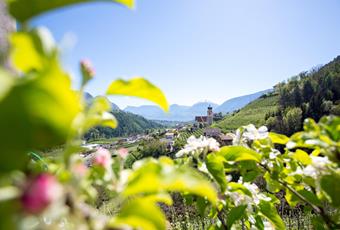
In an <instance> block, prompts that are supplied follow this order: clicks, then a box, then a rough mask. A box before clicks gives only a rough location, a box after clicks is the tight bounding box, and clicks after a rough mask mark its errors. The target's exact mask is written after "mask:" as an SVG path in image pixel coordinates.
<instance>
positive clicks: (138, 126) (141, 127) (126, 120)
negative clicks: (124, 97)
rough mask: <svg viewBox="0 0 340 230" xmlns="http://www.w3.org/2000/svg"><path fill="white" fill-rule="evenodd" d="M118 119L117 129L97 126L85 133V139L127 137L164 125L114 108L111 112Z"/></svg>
mask: <svg viewBox="0 0 340 230" xmlns="http://www.w3.org/2000/svg"><path fill="white" fill-rule="evenodd" d="M111 113H112V114H113V115H114V116H115V118H116V119H117V121H118V126H117V128H115V129H112V128H110V127H95V128H92V129H91V130H90V131H89V132H88V133H86V134H85V136H84V138H85V140H87V141H89V140H98V139H110V138H113V137H126V136H129V135H135V134H142V133H148V132H150V131H151V130H153V129H157V128H162V127H163V126H162V125H160V124H158V123H156V122H153V121H150V120H147V119H145V118H143V117H142V116H138V115H135V114H132V113H127V112H123V111H120V110H114V111H112V112H111Z"/></svg>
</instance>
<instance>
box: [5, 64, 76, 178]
mask: <svg viewBox="0 0 340 230" xmlns="http://www.w3.org/2000/svg"><path fill="white" fill-rule="evenodd" d="M48 61H49V62H50V63H51V65H49V67H46V68H44V70H43V71H38V72H31V73H30V74H28V75H25V76H23V77H21V78H17V79H15V82H14V84H13V86H12V87H11V89H10V90H9V91H8V92H7V94H6V96H5V97H4V98H3V99H2V100H0V111H1V113H0V127H1V132H0V146H1V149H2V154H1V155H0V161H1V162H6V164H1V166H0V171H7V170H11V169H13V168H19V167H21V166H23V165H24V164H25V162H26V160H27V152H28V151H30V150H32V149H40V148H46V147H51V146H54V145H58V144H63V143H65V141H66V139H67V138H69V137H70V135H71V134H72V124H73V121H74V119H75V117H76V116H77V115H78V113H79V112H80V111H81V109H82V105H81V102H80V98H79V94H78V93H76V92H75V91H73V90H72V88H71V82H70V78H69V76H68V75H67V74H66V73H65V72H64V71H63V70H62V69H61V68H60V66H59V64H58V62H57V60H56V59H51V60H48Z"/></svg>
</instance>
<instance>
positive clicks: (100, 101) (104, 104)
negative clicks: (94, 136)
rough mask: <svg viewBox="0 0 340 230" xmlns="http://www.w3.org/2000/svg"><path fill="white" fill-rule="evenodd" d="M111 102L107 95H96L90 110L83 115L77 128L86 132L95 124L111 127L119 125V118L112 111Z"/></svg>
mask: <svg viewBox="0 0 340 230" xmlns="http://www.w3.org/2000/svg"><path fill="white" fill-rule="evenodd" d="M110 111H111V103H110V101H109V100H108V99H107V98H106V97H101V96H100V97H96V98H94V100H93V101H92V103H91V105H90V106H89V108H88V111H87V112H86V113H85V115H84V116H83V119H81V120H80V121H78V123H77V126H78V127H77V129H79V130H82V131H81V133H82V134H84V133H85V132H87V131H88V130H89V129H90V128H93V127H95V126H107V127H110V128H116V127H117V124H118V122H117V120H116V118H115V117H114V116H113V114H111V113H110Z"/></svg>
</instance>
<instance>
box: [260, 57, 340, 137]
mask: <svg viewBox="0 0 340 230" xmlns="http://www.w3.org/2000/svg"><path fill="white" fill-rule="evenodd" d="M275 91H276V92H277V93H278V94H279V100H278V109H277V111H275V112H269V113H268V114H267V115H266V120H267V121H266V124H267V126H268V128H269V129H270V130H273V131H275V132H279V133H284V134H286V135H291V134H293V133H294V132H297V131H299V130H301V129H302V123H303V120H304V119H306V118H308V117H311V118H313V119H315V120H316V121H318V120H319V119H320V118H321V117H322V116H324V115H329V114H333V115H340V56H338V57H337V58H335V59H334V60H333V61H331V62H330V63H328V64H326V65H324V66H322V67H320V68H315V69H313V70H311V71H309V72H302V73H300V74H299V75H298V76H295V77H292V78H290V79H289V80H288V81H287V82H282V83H280V84H278V85H276V86H275Z"/></svg>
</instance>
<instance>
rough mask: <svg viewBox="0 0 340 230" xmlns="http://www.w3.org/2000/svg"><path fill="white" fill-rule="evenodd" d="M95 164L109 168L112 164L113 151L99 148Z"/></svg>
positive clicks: (94, 160) (95, 156)
mask: <svg viewBox="0 0 340 230" xmlns="http://www.w3.org/2000/svg"><path fill="white" fill-rule="evenodd" d="M93 164H94V165H99V166H102V167H104V168H109V167H110V166H111V164H112V158H111V153H110V152H109V151H108V150H107V149H104V148H98V150H97V151H96V152H95V155H94V159H93Z"/></svg>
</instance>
